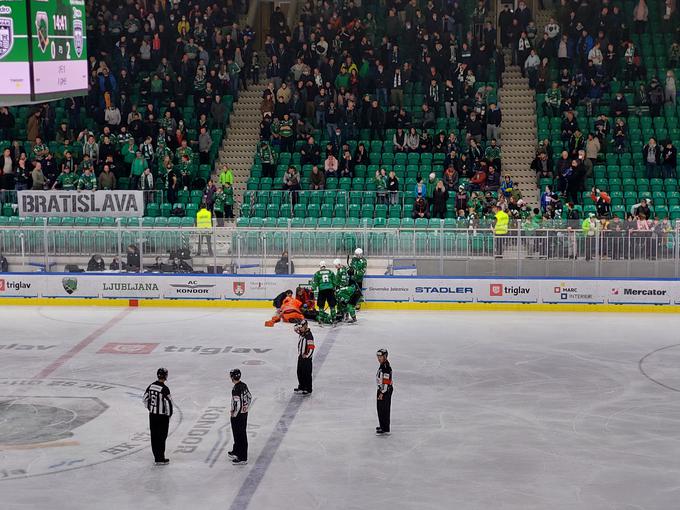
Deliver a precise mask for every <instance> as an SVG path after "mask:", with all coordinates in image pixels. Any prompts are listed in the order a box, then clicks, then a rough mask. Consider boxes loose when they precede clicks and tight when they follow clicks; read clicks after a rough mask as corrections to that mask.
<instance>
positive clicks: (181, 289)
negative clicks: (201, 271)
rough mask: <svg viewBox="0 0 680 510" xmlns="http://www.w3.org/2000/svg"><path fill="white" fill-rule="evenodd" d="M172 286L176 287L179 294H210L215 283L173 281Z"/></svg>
mask: <svg viewBox="0 0 680 510" xmlns="http://www.w3.org/2000/svg"><path fill="white" fill-rule="evenodd" d="M170 287H172V288H173V289H175V292H177V294H208V293H209V292H210V289H212V288H213V287H214V285H210V284H200V283H198V282H197V281H195V280H191V281H189V282H188V283H171V284H170Z"/></svg>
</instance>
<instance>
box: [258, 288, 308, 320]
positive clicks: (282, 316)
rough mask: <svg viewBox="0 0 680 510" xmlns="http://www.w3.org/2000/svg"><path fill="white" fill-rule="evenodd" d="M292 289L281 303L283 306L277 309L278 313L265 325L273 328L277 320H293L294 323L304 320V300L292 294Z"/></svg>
mask: <svg viewBox="0 0 680 510" xmlns="http://www.w3.org/2000/svg"><path fill="white" fill-rule="evenodd" d="M292 294H293V293H292V291H291V293H290V295H288V294H287V295H286V297H285V298H284V299H283V302H282V303H281V306H280V307H279V308H278V309H277V310H276V313H275V314H274V316H273V317H272V318H271V320H268V321H266V322H265V323H264V325H265V326H267V327H269V328H271V327H273V326H274V324H276V323H277V322H281V321H283V322H291V323H293V324H297V323H298V322H300V321H301V320H304V318H305V317H304V315H302V311H301V310H302V301H300V300H299V299H296V298H295V297H294V296H293V295H292Z"/></svg>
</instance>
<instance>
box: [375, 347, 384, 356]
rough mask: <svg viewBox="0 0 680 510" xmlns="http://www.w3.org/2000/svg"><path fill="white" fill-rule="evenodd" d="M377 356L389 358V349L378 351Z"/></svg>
mask: <svg viewBox="0 0 680 510" xmlns="http://www.w3.org/2000/svg"><path fill="white" fill-rule="evenodd" d="M375 355H376V356H385V357H387V349H378V351H377V352H376V353H375Z"/></svg>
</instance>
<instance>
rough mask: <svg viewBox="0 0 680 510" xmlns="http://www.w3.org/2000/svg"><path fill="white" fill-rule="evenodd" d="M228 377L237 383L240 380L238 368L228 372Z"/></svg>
mask: <svg viewBox="0 0 680 510" xmlns="http://www.w3.org/2000/svg"><path fill="white" fill-rule="evenodd" d="M229 377H231V378H232V379H235V380H237V381H240V380H241V371H240V370H239V369H238V368H234V369H232V370H230V371H229Z"/></svg>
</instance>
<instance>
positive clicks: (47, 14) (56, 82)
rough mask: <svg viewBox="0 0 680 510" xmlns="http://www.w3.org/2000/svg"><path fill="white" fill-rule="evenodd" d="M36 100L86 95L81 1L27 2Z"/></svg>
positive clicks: (83, 8)
mask: <svg viewBox="0 0 680 510" xmlns="http://www.w3.org/2000/svg"><path fill="white" fill-rule="evenodd" d="M29 3H30V9H31V18H30V19H31V29H32V37H31V43H32V44H31V46H32V54H33V62H32V63H33V92H34V95H35V98H34V99H35V100H41V99H52V98H57V97H63V96H65V95H72V94H73V92H81V93H87V47H86V44H87V41H86V36H85V31H86V27H85V2H84V0H29Z"/></svg>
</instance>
